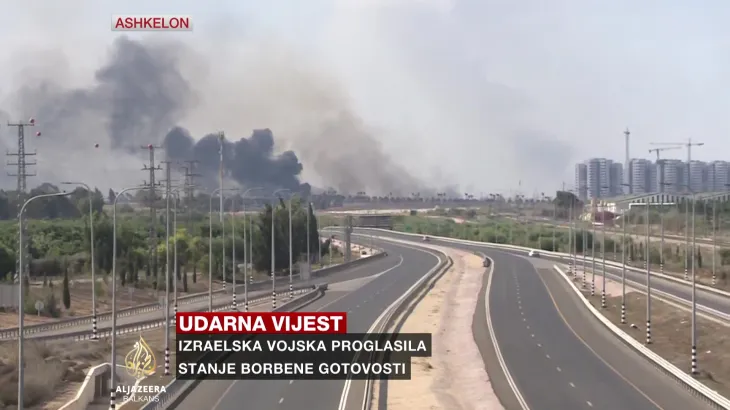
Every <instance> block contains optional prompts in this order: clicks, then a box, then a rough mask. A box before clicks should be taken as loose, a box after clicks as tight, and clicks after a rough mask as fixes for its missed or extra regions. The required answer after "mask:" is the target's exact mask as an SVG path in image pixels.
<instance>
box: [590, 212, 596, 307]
mask: <svg viewBox="0 0 730 410" xmlns="http://www.w3.org/2000/svg"><path fill="white" fill-rule="evenodd" d="M594 211H595V209H591V236H592V238H591V296H596V213H595V212H594Z"/></svg>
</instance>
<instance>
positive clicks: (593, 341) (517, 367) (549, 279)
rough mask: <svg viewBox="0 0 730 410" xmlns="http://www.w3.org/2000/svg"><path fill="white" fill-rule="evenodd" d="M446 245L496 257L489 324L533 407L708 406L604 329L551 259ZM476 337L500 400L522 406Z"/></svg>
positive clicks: (479, 320) (481, 317) (484, 337)
mask: <svg viewBox="0 0 730 410" xmlns="http://www.w3.org/2000/svg"><path fill="white" fill-rule="evenodd" d="M389 236H390V235H389ZM432 242H433V243H438V241H437V240H433V239H432ZM445 245H446V246H449V247H453V248H459V249H464V250H468V251H480V252H483V253H485V254H487V255H489V256H490V257H492V258H493V259H494V271H493V274H492V275H493V277H492V284H491V290H490V293H489V295H488V303H489V310H490V312H491V319H492V327H493V329H494V332H495V335H496V340H497V343H498V345H499V347H500V350H501V353H502V357H503V358H504V361H505V363H506V366H507V368H508V370H509V372H510V374H511V376H512V378H513V379H514V382H515V384H516V386H517V388H518V390H519V391H520V392H521V394H522V396H523V398H524V400H525V401H526V403H527V405H528V407H529V408H530V409H532V410H541V409H545V410H552V409H588V408H598V409H606V410H616V409H632V410H643V409H664V410H670V409H671V410H674V409H677V410H684V409H698V410H699V409H706V408H709V407H707V406H706V405H705V404H704V403H703V402H701V401H699V400H697V399H695V398H694V397H693V396H691V395H690V394H689V393H688V392H686V391H685V390H684V389H682V388H681V387H680V386H679V385H677V384H676V383H674V382H673V381H672V380H671V379H669V378H667V377H666V376H664V375H663V374H662V373H660V372H659V371H657V370H655V369H654V368H653V367H651V365H650V364H649V363H648V362H647V361H645V360H643V359H641V358H639V357H637V356H636V354H635V353H634V352H633V351H631V350H630V349H629V348H627V347H626V346H625V345H624V344H623V343H622V342H621V341H620V340H618V339H617V338H616V337H615V336H614V335H613V334H612V333H610V332H609V331H608V330H607V329H605V328H604V327H603V326H602V325H601V324H600V323H599V322H598V321H597V320H596V319H595V318H594V317H593V316H592V314H591V313H590V312H588V311H587V310H586V309H585V307H584V306H583V305H582V304H581V302H580V301H579V299H578V297H577V295H575V294H574V292H573V291H572V290H570V289H569V288H568V284H567V283H565V281H564V280H563V279H562V278H560V277H558V276H557V274H556V273H555V272H554V271H553V270H552V269H551V266H552V262H550V261H546V260H540V259H532V258H526V257H524V256H520V255H515V254H513V253H508V252H502V251H495V250H493V249H489V248H486V247H480V246H468V245H460V244H453V243H451V244H445ZM485 282H486V281H485ZM486 298H487V295H484V296H483V297H482V299H481V304H478V306H484V303H485V300H487V299H486ZM486 326H487V325H486V316H485V314H484V313H483V312H482V313H480V312H479V310H478V311H477V312H476V314H475V323H474V325H473V327H474V328H476V329H478V328H481V329H484V328H486ZM475 340H476V342H477V345H479V347H480V351H481V352H482V356H483V359H484V363H485V367H486V369H487V371H488V373H489V374H490V378H491V379H493V386H494V388H495V391H496V392H497V395H498V396H499V398H500V401H501V402H502V403H503V405H504V406H505V408H507V409H508V410H511V409H519V408H520V407H519V406H518V404H517V401H516V400H515V395H514V394H513V393H512V389H511V388H510V387H509V385H508V383H507V382H506V378H505V376H504V373H502V369H501V366H499V363H498V361H497V360H496V354H495V351H494V348H493V345H492V342H491V338H490V337H489V335H488V332H485V331H482V332H475Z"/></svg>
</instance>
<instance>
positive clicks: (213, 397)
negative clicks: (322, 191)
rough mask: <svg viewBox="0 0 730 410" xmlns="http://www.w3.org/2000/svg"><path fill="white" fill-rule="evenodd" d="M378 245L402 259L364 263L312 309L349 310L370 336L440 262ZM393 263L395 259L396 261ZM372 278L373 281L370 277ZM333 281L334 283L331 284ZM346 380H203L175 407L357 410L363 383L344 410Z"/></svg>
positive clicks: (351, 322) (355, 327)
mask: <svg viewBox="0 0 730 410" xmlns="http://www.w3.org/2000/svg"><path fill="white" fill-rule="evenodd" d="M375 244H376V246H378V247H381V248H383V249H385V250H386V251H387V252H388V258H397V259H398V260H397V263H392V264H391V265H390V266H382V265H381V266H376V264H374V263H373V264H367V265H363V266H364V267H366V268H365V269H363V271H361V275H357V277H355V276H353V277H351V278H350V279H351V281H349V282H341V283H339V284H335V285H330V287H329V290H328V291H327V293H326V294H325V296H324V297H323V298H321V299H319V300H318V301H316V302H314V303H313V304H311V305H308V306H307V307H306V310H307V311H323V312H347V314H348V317H347V321H348V323H347V327H348V331H349V332H351V333H365V332H367V330H368V329H370V327H371V325H372V324H373V322H374V321H375V320H376V319H377V318H378V316H380V314H381V313H382V312H383V311H384V310H385V309H386V308H387V307H388V306H390V304H392V303H393V302H394V301H395V300H396V299H398V298H399V297H400V296H401V295H402V294H403V293H405V292H406V291H407V290H408V289H409V288H410V287H411V286H413V284H414V283H415V282H416V281H417V280H418V279H420V278H421V277H423V275H424V274H426V273H427V272H428V271H429V270H431V269H432V268H433V267H435V266H436V265H438V263H439V259H438V257H437V256H436V255H434V254H433V253H432V252H428V251H425V250H421V249H416V248H412V247H407V246H403V245H398V244H392V243H389V242H385V241H380V240H375ZM391 261H392V260H391ZM366 275H367V276H371V277H372V278H371V279H369V280H368V279H365V278H366ZM330 283H331V282H330ZM344 385H345V382H344V381H329V380H323V381H293V380H281V381H270V380H269V381H250V380H248V381H233V382H232V381H204V382H202V383H201V384H200V385H199V386H198V387H197V388H196V389H195V390H193V391H192V392H191V393H190V395H189V396H188V397H186V398H185V400H184V401H183V402H182V403H181V404H180V405H179V406H177V407H176V408H177V409H185V410H187V409H196V410H197V409H201V408H210V406H212V409H213V410H233V409H236V410H239V409H241V408H244V409H252V410H253V409H272V408H277V409H282V410H301V409H321V410H337V409H340V410H342V409H343V408H344V409H353V410H354V409H355V408H357V409H358V410H359V409H360V408H361V405H362V398H363V391H362V389H361V388H362V385H363V384H362V383H357V382H353V383H352V389H351V391H350V393H349V396H348V397H349V398H350V399H351V400H349V401H348V403H347V406H345V407H343V408H340V398H341V395H342V391H343V387H344Z"/></svg>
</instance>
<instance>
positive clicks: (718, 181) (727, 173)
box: [707, 161, 730, 192]
mask: <svg viewBox="0 0 730 410" xmlns="http://www.w3.org/2000/svg"><path fill="white" fill-rule="evenodd" d="M707 171H708V178H707V179H708V181H707V182H708V189H709V190H710V191H713V192H724V191H730V163H729V162H727V161H712V162H710V163H709V164H708V165H707Z"/></svg>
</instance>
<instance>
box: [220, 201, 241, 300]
mask: <svg viewBox="0 0 730 410" xmlns="http://www.w3.org/2000/svg"><path fill="white" fill-rule="evenodd" d="M244 227H245V225H244ZM243 232H246V229H244V230H243ZM223 246H224V247H225V241H223ZM237 265H238V264H237V263H236V196H235V195H234V196H232V197H231V276H233V294H232V299H231V301H232V302H233V310H238V304H237V303H236V268H237V267H238V266H237ZM243 282H244V283H245V282H246V279H245V278H244V280H243Z"/></svg>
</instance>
